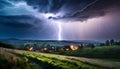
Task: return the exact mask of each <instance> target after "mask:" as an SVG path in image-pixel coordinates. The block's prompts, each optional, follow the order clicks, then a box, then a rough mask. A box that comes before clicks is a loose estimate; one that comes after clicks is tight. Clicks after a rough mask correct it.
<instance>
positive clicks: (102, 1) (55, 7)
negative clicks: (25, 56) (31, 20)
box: [26, 0, 120, 21]
mask: <svg viewBox="0 0 120 69" xmlns="http://www.w3.org/2000/svg"><path fill="white" fill-rule="evenodd" d="M26 1H27V2H28V4H29V5H32V6H33V7H34V8H35V9H39V11H40V12H44V13H57V12H60V11H64V12H63V14H64V15H63V16H57V17H52V16H51V17H49V19H72V20H79V21H84V20H86V19H89V18H94V17H99V16H104V15H105V14H106V13H108V12H110V11H111V12H112V11H114V10H109V9H110V8H118V9H120V8H119V6H120V0H44V1H43V0H37V1H34V0H26Z"/></svg>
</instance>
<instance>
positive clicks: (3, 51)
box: [0, 48, 120, 69]
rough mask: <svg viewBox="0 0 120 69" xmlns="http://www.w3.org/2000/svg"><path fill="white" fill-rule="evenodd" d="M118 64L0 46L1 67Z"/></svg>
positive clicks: (67, 68) (106, 68) (92, 68)
mask: <svg viewBox="0 0 120 69" xmlns="http://www.w3.org/2000/svg"><path fill="white" fill-rule="evenodd" d="M113 64H116V65H113ZM119 65H120V63H119V62H111V61H106V60H105V61H104V60H101V59H90V58H82V57H73V56H63V55H55V54H47V53H37V52H30V51H24V50H15V49H7V48H0V67H1V68H2V69H8V68H9V69H118V68H119Z"/></svg>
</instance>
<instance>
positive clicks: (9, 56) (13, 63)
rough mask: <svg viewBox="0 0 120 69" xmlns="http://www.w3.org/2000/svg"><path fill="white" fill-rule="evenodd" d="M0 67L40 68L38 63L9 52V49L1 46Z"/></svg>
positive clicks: (5, 68)
mask: <svg viewBox="0 0 120 69" xmlns="http://www.w3.org/2000/svg"><path fill="white" fill-rule="evenodd" d="M0 69H40V68H39V67H38V66H37V65H32V64H31V62H28V61H27V58H25V57H23V58H21V57H20V56H17V55H16V54H13V53H11V52H9V50H8V49H5V48H0Z"/></svg>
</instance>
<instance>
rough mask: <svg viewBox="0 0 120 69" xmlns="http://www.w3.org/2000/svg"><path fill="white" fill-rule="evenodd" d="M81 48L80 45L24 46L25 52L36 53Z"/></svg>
mask: <svg viewBox="0 0 120 69" xmlns="http://www.w3.org/2000/svg"><path fill="white" fill-rule="evenodd" d="M80 48H83V46H82V45H81V46H80V45H66V46H50V45H47V46H45V47H37V46H25V49H26V50H29V51H36V52H55V51H69V50H73V51H75V50H78V49H80Z"/></svg>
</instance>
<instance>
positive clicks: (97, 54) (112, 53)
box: [53, 46, 120, 58]
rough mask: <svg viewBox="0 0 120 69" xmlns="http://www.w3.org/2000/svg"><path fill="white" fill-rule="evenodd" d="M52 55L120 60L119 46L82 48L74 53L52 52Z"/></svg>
mask: <svg viewBox="0 0 120 69" xmlns="http://www.w3.org/2000/svg"><path fill="white" fill-rule="evenodd" d="M53 54H61V55H69V56H78V57H89V58H120V46H98V47H95V48H82V49H79V50H76V51H72V50H70V51H59V52H53Z"/></svg>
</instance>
